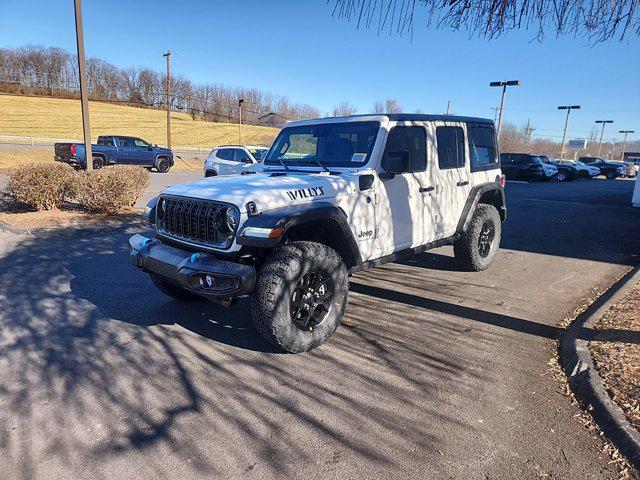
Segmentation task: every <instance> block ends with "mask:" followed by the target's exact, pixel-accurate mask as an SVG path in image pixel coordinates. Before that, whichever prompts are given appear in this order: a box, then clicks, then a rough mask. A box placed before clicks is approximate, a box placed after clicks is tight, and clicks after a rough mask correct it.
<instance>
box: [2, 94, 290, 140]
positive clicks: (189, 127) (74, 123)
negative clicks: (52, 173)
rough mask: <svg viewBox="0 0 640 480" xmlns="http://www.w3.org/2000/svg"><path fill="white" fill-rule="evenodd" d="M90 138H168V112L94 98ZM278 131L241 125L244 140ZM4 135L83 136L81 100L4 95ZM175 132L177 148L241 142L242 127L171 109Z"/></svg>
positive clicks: (254, 138) (90, 105)
mask: <svg viewBox="0 0 640 480" xmlns="http://www.w3.org/2000/svg"><path fill="white" fill-rule="evenodd" d="M89 118H90V119H91V136H92V137H93V138H94V141H95V139H96V138H97V137H98V135H104V134H120V135H133V136H136V137H141V138H143V139H145V140H148V141H150V142H152V143H157V144H165V143H166V141H167V136H166V129H167V123H166V122H167V115H166V113H165V112H164V111H162V110H151V109H145V108H135V107H127V106H122V105H114V104H111V103H101V102H89ZM277 132H278V130H276V129H274V128H269V127H256V126H253V125H243V126H242V142H243V143H246V144H265V143H266V144H270V142H271V141H272V140H273V139H274V138H275V135H276V134H277ZM0 135H28V136H35V137H52V138H82V114H81V110H80V101H79V100H68V99H61V98H42V97H24V96H19V95H0ZM171 135H172V141H173V144H174V145H175V146H180V145H183V146H193V147H213V146H216V145H220V144H224V143H238V125H236V124H230V123H213V122H204V121H200V120H196V121H193V120H192V119H191V116H189V115H187V114H185V113H177V112H172V114H171Z"/></svg>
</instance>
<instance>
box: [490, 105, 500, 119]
mask: <svg viewBox="0 0 640 480" xmlns="http://www.w3.org/2000/svg"><path fill="white" fill-rule="evenodd" d="M491 110H493V123H498V112H499V111H500V107H491Z"/></svg>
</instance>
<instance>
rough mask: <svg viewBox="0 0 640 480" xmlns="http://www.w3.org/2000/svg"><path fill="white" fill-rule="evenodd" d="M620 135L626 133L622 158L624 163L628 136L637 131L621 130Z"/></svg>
mask: <svg viewBox="0 0 640 480" xmlns="http://www.w3.org/2000/svg"><path fill="white" fill-rule="evenodd" d="M618 133H624V141H623V142H622V155H621V156H620V160H621V161H622V162H624V152H625V151H626V150H627V135H629V134H630V133H636V132H635V130H620V131H619V132H618Z"/></svg>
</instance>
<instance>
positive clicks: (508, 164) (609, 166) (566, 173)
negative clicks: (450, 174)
mask: <svg viewBox="0 0 640 480" xmlns="http://www.w3.org/2000/svg"><path fill="white" fill-rule="evenodd" d="M500 161H501V163H502V171H503V173H504V174H505V176H506V177H507V179H508V180H524V181H527V182H531V181H549V180H558V181H560V182H568V181H571V180H575V179H578V178H594V177H597V176H599V175H604V176H605V177H606V178H608V179H615V178H618V177H630V178H634V177H635V176H636V175H637V170H636V168H635V166H634V165H633V164H631V163H625V162H616V161H606V160H603V159H601V158H598V157H580V159H579V160H561V161H558V160H556V159H555V158H553V157H551V156H546V155H534V154H531V153H501V154H500Z"/></svg>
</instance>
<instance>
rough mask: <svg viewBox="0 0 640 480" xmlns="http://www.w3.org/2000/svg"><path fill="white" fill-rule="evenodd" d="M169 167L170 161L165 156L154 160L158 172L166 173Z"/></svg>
mask: <svg viewBox="0 0 640 480" xmlns="http://www.w3.org/2000/svg"><path fill="white" fill-rule="evenodd" d="M170 169H171V162H169V159H168V158H167V157H160V158H158V160H156V170H157V171H158V172H159V173H168V172H169V170H170Z"/></svg>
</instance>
